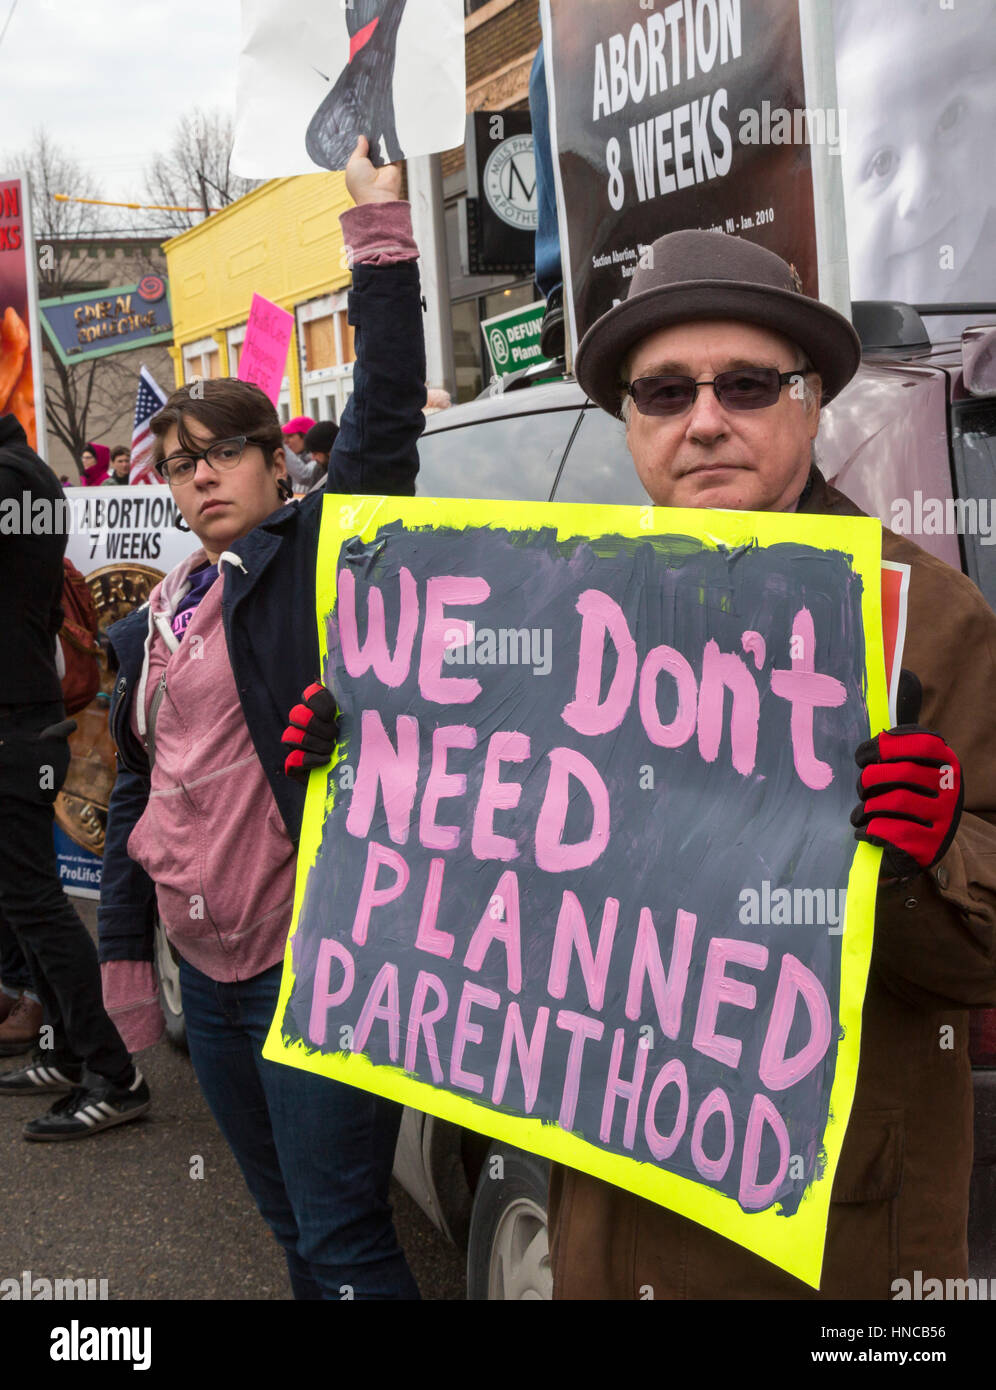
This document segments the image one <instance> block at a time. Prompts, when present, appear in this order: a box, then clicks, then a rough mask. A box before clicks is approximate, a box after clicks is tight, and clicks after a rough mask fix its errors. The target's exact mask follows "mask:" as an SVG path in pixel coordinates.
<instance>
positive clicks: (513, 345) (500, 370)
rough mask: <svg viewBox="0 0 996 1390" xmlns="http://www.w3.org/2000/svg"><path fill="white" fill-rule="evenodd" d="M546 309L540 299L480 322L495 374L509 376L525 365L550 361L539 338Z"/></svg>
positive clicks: (531, 365) (534, 365)
mask: <svg viewBox="0 0 996 1390" xmlns="http://www.w3.org/2000/svg"><path fill="white" fill-rule="evenodd" d="M545 312H546V303H545V301H544V300H542V299H539V300H537V301H536V302H535V303H534V304H525V305H523V307H522V308H521V309H512V310H510V311H509V312H508V313H507V314H496V315H495V316H494V318H491V319H483V320H482V321H481V332H482V333H483V334H484V342H485V344H486V345H487V349H488V356H489V357H490V359H491V374H492V376H510V375H511V373H512V372H518V371H521V370H522V368H523V367H538V366H539V365H540V363H541V362H548V361H549V360H550V359H549V358H548V357H544V356H543V350H542V348H541V347H540V341H539V340H540V333H541V331H542V328H543V315H544V313H545Z"/></svg>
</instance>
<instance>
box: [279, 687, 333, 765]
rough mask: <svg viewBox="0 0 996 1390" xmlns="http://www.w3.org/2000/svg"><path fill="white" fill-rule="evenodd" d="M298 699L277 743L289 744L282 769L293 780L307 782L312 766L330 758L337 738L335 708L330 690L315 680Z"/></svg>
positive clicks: (324, 762) (323, 762)
mask: <svg viewBox="0 0 996 1390" xmlns="http://www.w3.org/2000/svg"><path fill="white" fill-rule="evenodd" d="M301 700H302V702H303V703H302V704H300V705H295V706H294V708H293V709H292V710H291V712H290V715H289V719H290V723H289V724H288V725H287V728H286V729H285V730H284V732H283V734H282V735H281V738H280V742H281V743H289V744H291V745H292V749H293V751H292V752H290V753H288V754H287V757H286V758H285V760H284V772H285V773H286V774H287V776H288V777H293V778H294V780H295V782H307V780H308V777H309V775H310V773H311V770H312V768H315V767H324V766H325V764H326V763H329V762H331V761H332V754H333V753H334V752H335V746H336V744H337V743H338V742H339V710H338V707H337V706H336V702H335V699H334V697H333V695H332V692H331V691H330V690H327V689H326V688H325V686H324V685H320V684H319V683H318V682H317V681H316V682H315V684H314V685H309V686H308V688H307V690H306V691H305V692H304V694H303V695H302V696H301Z"/></svg>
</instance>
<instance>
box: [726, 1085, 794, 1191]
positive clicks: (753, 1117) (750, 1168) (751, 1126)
mask: <svg viewBox="0 0 996 1390" xmlns="http://www.w3.org/2000/svg"><path fill="white" fill-rule="evenodd" d="M765 1125H767V1126H768V1128H769V1129H770V1130H771V1131H772V1133H773V1134H774V1136H775V1139H776V1140H777V1141H778V1169H777V1171H776V1172H775V1175H774V1177H773V1178H771V1179H770V1180H769V1181H768V1182H765V1183H759V1182H758V1180H757V1165H758V1163H759V1161H760V1158H761V1140H762V1139H763V1137H764V1126H765ZM791 1147H792V1145H791V1143H790V1142H789V1133H788V1130H787V1129H786V1128H785V1121H784V1120H783V1119H782V1117H781V1115H779V1113H778V1111H777V1110H776V1109H775V1106H774V1103H773V1102H772V1101H771V1100H770V1099H769V1097H768V1096H766V1095H763V1094H762V1093H761V1092H760V1091H759V1092H758V1093H757V1095H756V1096H755V1097H754V1099H753V1101H752V1102H751V1107H750V1114H749V1115H748V1116H747V1132H746V1133H745V1135H744V1152H743V1161H742V1165H741V1169H740V1194H739V1197H740V1205H741V1206H742V1207H743V1209H744V1210H745V1211H761V1210H762V1209H763V1208H764V1207H767V1206H770V1204H771V1202H772V1201H773V1200H774V1198H775V1196H776V1195H777V1193H778V1189H779V1188H780V1187H781V1185H782V1182H783V1180H784V1178H785V1174H786V1173H787V1172H788V1165H789V1157H790V1153H789V1151H790V1149H791Z"/></svg>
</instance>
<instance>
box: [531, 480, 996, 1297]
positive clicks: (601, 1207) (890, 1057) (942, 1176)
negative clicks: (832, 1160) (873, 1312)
mask: <svg viewBox="0 0 996 1390" xmlns="http://www.w3.org/2000/svg"><path fill="white" fill-rule="evenodd" d="M799 510H800V511H801V512H817V513H820V512H833V513H837V514H840V515H848V516H859V515H861V514H862V513H861V512H860V511H859V509H858V508H857V507H855V506H854V504H853V503H852V502H850V501H849V500H848V499H847V498H846V497H844V496H843V495H842V494H841V493H839V492H837V491H836V490H835V489H834V488H832V487H830V486H829V485H828V484H827V483H826V482H825V481H824V479H823V478H822V476H821V475H820V474H818V473H816V472H815V470H814V476H813V478H812V487H811V489H810V491H809V494H808V496H805V498H804V501H803V503H802V504H800V507H799ZM883 558H884V559H887V560H895V561H899V562H902V563H906V564H910V565H912V573H911V577H910V594H909V610H908V624H907V635H906V646H905V651H904V654H903V666H904V667H905V668H907V669H908V670H911V671H913V672H915V674H916V675H917V676H918V677H919V678H920V681H921V684H922V686H923V704H922V708H921V711H920V717H919V720H918V722H919V723H920V724H921V725H923V726H924V727H925V728H928V729H933V730H935V731H936V732H938V733H940V734H941V735H942V736H943V737H944V739H945V740H946V741H947V743H948V744H949V745H950V746H951V748H952V749H953V750H954V752H955V753H956V754H957V755H958V758H959V760H960V762H961V765H962V771H963V777H964V785H965V810H964V814H963V815H962V818H961V822H960V824H959V828H958V833H957V835H956V837H955V840H954V843H953V844H952V847H951V849H950V850H949V851H948V853H947V854H946V855H945V857H944V859H943V860H942V861H941V863H940V864H938V865H937V866H936V867H935V868H934V869H932V870H931V871H930V872H929V873H923V874H920V875H919V876H918V877H917V878H916V879H914V880H912V881H911V882H908V883H907V884H906V885H905V886H900V885H890V884H887V883H885V882H883V883H882V884H880V887H879V894H878V905H877V910H876V914H875V938H874V946H873V949H872V958H871V971H870V974H869V979H868V989H867V993H866V996H865V1003H864V1012H863V1021H862V1037H861V1060H860V1064H859V1068H858V1081H857V1090H856V1093H855V1098H854V1109H853V1111H852V1114H851V1120H850V1124H849V1126H848V1129H847V1134H846V1137H845V1140H844V1146H843V1151H842V1153H841V1158H840V1166H839V1168H838V1170H837V1175H836V1179H835V1182H834V1188H833V1197H832V1201H831V1205H830V1222H829V1229H828V1233H827V1245H826V1254H825V1259H824V1266H823V1278H822V1283H821V1287H820V1291H819V1293H816V1292H815V1291H814V1290H812V1289H810V1288H809V1287H808V1285H806V1284H803V1283H801V1282H799V1280H797V1279H794V1278H793V1277H792V1276H791V1275H788V1274H785V1273H784V1272H782V1271H781V1270H779V1269H777V1268H776V1267H775V1266H774V1265H771V1264H769V1263H767V1262H766V1261H765V1260H762V1259H760V1258H759V1257H758V1256H756V1255H754V1254H752V1253H751V1252H750V1251H748V1250H746V1249H744V1248H742V1247H741V1246H739V1245H736V1244H734V1243H732V1242H731V1241H728V1240H725V1239H724V1238H723V1237H721V1236H718V1235H716V1234H715V1233H714V1232H712V1231H709V1230H706V1229H705V1228H704V1227H702V1226H699V1225H697V1224H696V1223H694V1222H692V1221H689V1220H687V1219H686V1218H685V1217H681V1216H678V1215H676V1214H675V1213H673V1212H670V1211H667V1210H665V1209H664V1208H663V1207H658V1206H656V1205H654V1204H653V1203H651V1202H648V1201H646V1200H645V1199H643V1198H639V1197H635V1196H632V1195H631V1194H630V1193H628V1192H624V1191H623V1190H622V1189H621V1188H617V1187H613V1186H610V1185H609V1184H607V1183H603V1182H600V1181H598V1180H597V1179H595V1178H592V1177H589V1176H588V1175H587V1174H585V1173H580V1172H575V1171H574V1170H572V1169H567V1168H560V1167H555V1168H554V1170H553V1174H552V1177H551V1184H550V1231H551V1246H552V1259H553V1268H554V1293H555V1297H557V1298H599V1299H613V1298H620V1299H622V1298H639V1297H641V1296H642V1297H644V1298H646V1297H648V1296H650V1295H651V1294H652V1296H653V1297H654V1298H657V1299H660V1298H665V1299H675V1298H747V1299H751V1298H758V1299H765V1298H767V1299H770V1298H821V1299H822V1298H826V1299H838V1298H844V1299H888V1298H891V1297H892V1296H893V1294H894V1291H893V1290H892V1288H891V1285H892V1281H893V1280H895V1279H898V1278H906V1279H909V1280H910V1281H911V1282H912V1280H913V1272H914V1270H917V1269H919V1270H920V1271H921V1272H922V1276H923V1278H924V1279H925V1280H926V1279H927V1278H940V1279H946V1278H964V1277H965V1275H966V1273H967V1243H966V1224H967V1213H968V1189H969V1179H970V1175H971V1168H972V1079H971V1072H970V1069H969V1061H968V1014H967V1012H966V1010H967V1009H969V1008H973V1007H985V1006H992V1005H996V719H994V698H996V615H994V614H993V612H992V610H991V609H990V608H989V607H988V605H987V604H986V602H985V600H984V599H983V598H982V596H981V594H980V593H979V591H978V590H977V589H976V588H975V586H974V585H973V584H972V583H971V582H970V581H969V580H968V579H966V578H965V577H964V576H963V575H961V574H959V573H957V572H956V571H955V570H953V569H951V568H950V567H949V566H948V565H945V564H942V563H941V561H939V560H936V559H934V558H933V556H931V555H928V554H926V552H924V551H923V550H921V549H920V548H919V547H918V546H916V545H914V544H913V543H912V542H911V541H908V540H906V539H904V538H903V537H901V536H897V535H894V534H893V533H892V532H891V531H888V530H886V531H884V533H883ZM856 775H857V772H856V770H855V777H856ZM945 1025H951V1027H952V1028H953V1030H954V1036H953V1042H954V1045H953V1047H948V1046H942V1045H941V1044H942V1041H943V1042H948V1041H949V1039H950V1034H945V1033H942V1029H944V1028H945Z"/></svg>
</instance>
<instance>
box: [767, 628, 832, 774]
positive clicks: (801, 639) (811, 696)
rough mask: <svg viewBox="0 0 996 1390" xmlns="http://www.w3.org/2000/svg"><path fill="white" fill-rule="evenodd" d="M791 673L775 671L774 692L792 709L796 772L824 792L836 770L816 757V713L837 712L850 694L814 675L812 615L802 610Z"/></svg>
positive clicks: (794, 631) (794, 637)
mask: <svg viewBox="0 0 996 1390" xmlns="http://www.w3.org/2000/svg"><path fill="white" fill-rule="evenodd" d="M792 652H793V656H792V669H791V670H790V671H772V673H771V689H772V691H773V692H774V694H776V695H779V696H781V698H782V699H783V700H788V701H789V703H790V704H791V706H792V717H791V720H790V725H789V727H790V729H791V733H792V757H793V759H794V761H795V770H796V772H797V773H798V774H799V777H800V779H801V780H802V781H803V782H805V784H806V786H807V787H812V788H813V790H814V791H823V790H824V788H826V787H829V785H830V783H831V782H832V781H833V768H832V767H831V766H830V764H829V763H828V762H824V761H823V759H822V758H818V757H817V756H816V750H815V748H814V746H813V710H814V709H816V708H817V707H819V708H821V709H836V708H837V706H838V705H842V704H843V703H844V701H845V700H846V699H847V691H846V690H845V689H844V686H843V684H842V683H841V682H840V681H839V680H835V679H834V677H833V676H821V675H817V674H816V673H815V666H816V632H815V628H814V627H813V615H812V613H810V611H809V609H808V608H800V609H799V611H798V613H796V615H795V621H794V622H793V624H792Z"/></svg>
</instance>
